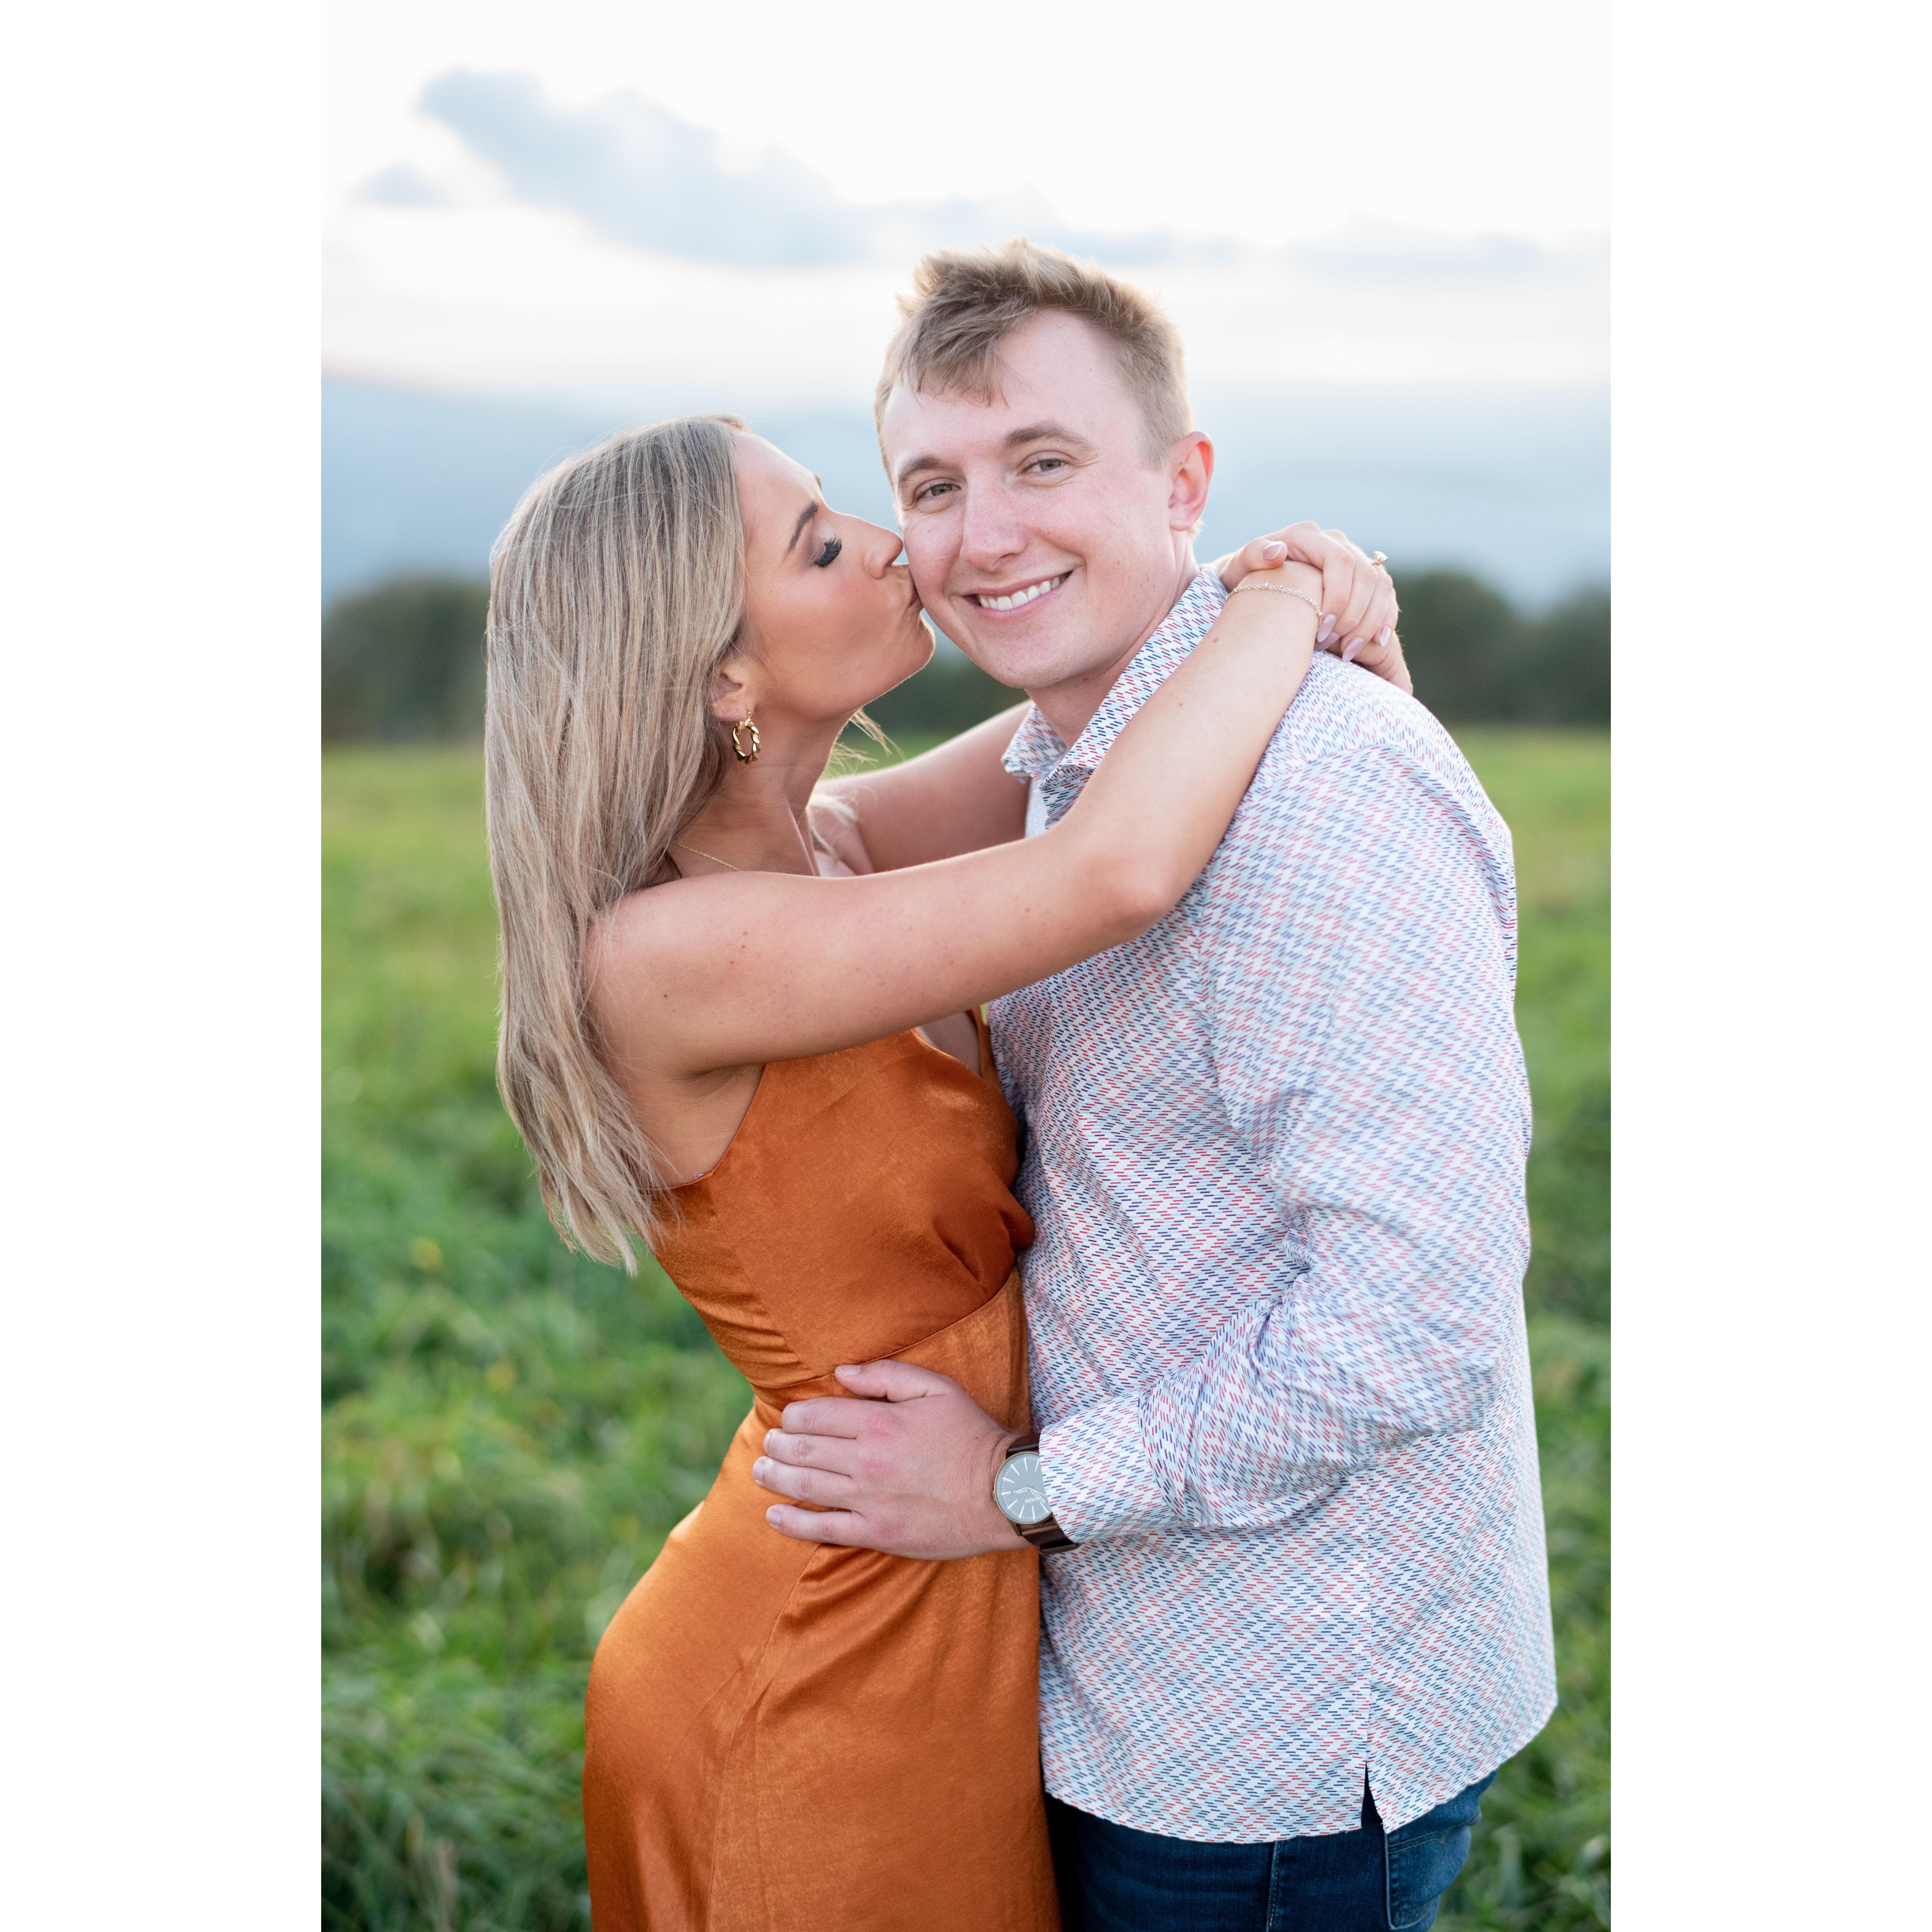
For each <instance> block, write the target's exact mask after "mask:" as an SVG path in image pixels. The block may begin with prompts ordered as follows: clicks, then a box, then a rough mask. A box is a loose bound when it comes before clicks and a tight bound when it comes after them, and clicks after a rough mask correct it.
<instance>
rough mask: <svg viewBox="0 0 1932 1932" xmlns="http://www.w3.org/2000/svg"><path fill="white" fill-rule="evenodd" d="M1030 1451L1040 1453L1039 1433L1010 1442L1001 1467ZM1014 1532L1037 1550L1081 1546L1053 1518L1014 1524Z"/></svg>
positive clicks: (1047, 1517) (1071, 1548)
mask: <svg viewBox="0 0 1932 1932" xmlns="http://www.w3.org/2000/svg"><path fill="white" fill-rule="evenodd" d="M1028 1451H1031V1452H1032V1453H1033V1454H1035V1455H1037V1454H1039V1453H1040V1437H1039V1435H1038V1434H1037V1433H1035V1434H1034V1435H1031V1436H1021V1437H1020V1438H1019V1440H1018V1441H1016V1442H1009V1443H1008V1444H1007V1454H1006V1457H1004V1459H1003V1460H1002V1461H1001V1468H1002V1469H1004V1467H1005V1466H1006V1464H1007V1462H1009V1461H1010V1460H1012V1459H1013V1457H1016V1456H1024V1455H1025V1454H1027V1453H1028ZM1002 1514H1004V1511H1003V1512H1002ZM1007 1521H1008V1522H1009V1523H1013V1518H1012V1517H1007ZM1013 1532H1014V1534H1015V1535H1017V1536H1018V1537H1019V1538H1020V1539H1021V1540H1022V1541H1023V1542H1026V1543H1030V1544H1032V1545H1033V1547H1034V1549H1036V1550H1077V1549H1079V1547H1080V1546H1079V1544H1077V1543H1076V1542H1075V1541H1074V1540H1073V1538H1072V1537H1070V1536H1069V1535H1067V1532H1066V1531H1065V1530H1064V1529H1061V1526H1060V1524H1059V1522H1058V1520H1057V1519H1056V1518H1055V1517H1051V1516H1046V1517H1041V1519H1040V1521H1039V1522H1038V1523H1013Z"/></svg>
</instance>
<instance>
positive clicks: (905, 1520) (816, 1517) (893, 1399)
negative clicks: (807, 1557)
mask: <svg viewBox="0 0 1932 1932" xmlns="http://www.w3.org/2000/svg"><path fill="white" fill-rule="evenodd" d="M836 1373H837V1375H838V1379H839V1380H840V1381H841V1382H843V1383H844V1385H845V1386H846V1387H847V1388H849V1389H850V1390H851V1391H853V1397H861V1398H865V1399H864V1400H853V1399H852V1398H851V1397H843V1396H815V1397H812V1398H811V1400H809V1401H807V1402H794V1403H789V1404H787V1406H786V1409H785V1411H784V1415H783V1416H782V1418H781V1422H782V1424H783V1427H781V1428H778V1429H774V1430H770V1431H769V1433H767V1434H766V1437H765V1453H764V1454H763V1456H762V1457H760V1458H759V1459H758V1460H757V1462H756V1463H754V1464H753V1465H752V1467H751V1473H752V1475H753V1476H754V1478H756V1479H757V1484H758V1486H759V1487H760V1488H761V1489H766V1490H771V1491H772V1493H774V1494H775V1495H777V1496H783V1497H787V1498H789V1499H790V1501H789V1502H782V1503H778V1504H776V1505H774V1506H773V1507H772V1508H770V1509H769V1510H767V1511H766V1512H765V1520H766V1522H767V1523H769V1524H770V1525H771V1526H772V1528H773V1529H775V1530H777V1531H778V1532H780V1533H781V1534H782V1535H786V1536H790V1537H794V1538H797V1539H798V1541H800V1542H802V1543H835V1544H844V1545H846V1546H847V1547H850V1548H853V1549H859V1550H883V1551H885V1552H886V1553H887V1554H888V1555H889V1556H917V1557H923V1558H926V1559H943V1558H949V1557H955V1556H990V1555H994V1554H996V1553H1007V1554H1016V1553H1019V1551H1022V1550H1025V1549H1027V1548H1028V1547H1029V1546H1028V1544H1026V1542H1025V1541H1024V1540H1023V1539H1022V1538H1021V1537H1020V1536H1019V1535H1018V1533H1017V1532H1016V1531H1015V1530H1014V1528H1013V1525H1012V1524H1011V1523H1009V1522H1008V1521H1007V1519H1006V1517H1004V1516H1003V1515H1002V1514H1001V1513H1000V1510H999V1508H998V1505H996V1504H995V1502H994V1501H993V1482H994V1479H995V1477H996V1476H997V1475H998V1473H999V1469H1000V1465H1001V1461H1002V1460H1004V1456H1005V1453H1006V1448H1007V1444H1008V1443H1010V1442H1016V1441H1018V1440H1019V1438H1018V1437H1017V1436H1016V1434H1015V1433H1014V1432H1013V1430H1010V1429H1003V1428H1001V1426H1000V1425H999V1424H998V1423H997V1422H995V1421H994V1420H993V1418H992V1417H991V1416H990V1415H988V1414H987V1413H986V1411H985V1410H984V1409H982V1408H980V1406H979V1404H978V1403H976V1402H974V1400H973V1398H972V1397H971V1396H969V1395H968V1394H967V1393H966V1391H965V1390H964V1389H962V1388H961V1387H960V1386H959V1384H958V1383H957V1382H954V1381H953V1379H951V1377H950V1376H942V1375H937V1374H935V1373H934V1372H933V1371H932V1370H930V1369H921V1368H916V1367H913V1364H911V1363H910V1362H898V1361H881V1362H868V1363H866V1364H864V1365H863V1366H862V1367H855V1366H853V1365H850V1364H847V1365H844V1366H841V1367H840V1368H839V1369H838V1370H837V1371H836ZM799 1504H810V1505H811V1508H799V1507H798V1505H799Z"/></svg>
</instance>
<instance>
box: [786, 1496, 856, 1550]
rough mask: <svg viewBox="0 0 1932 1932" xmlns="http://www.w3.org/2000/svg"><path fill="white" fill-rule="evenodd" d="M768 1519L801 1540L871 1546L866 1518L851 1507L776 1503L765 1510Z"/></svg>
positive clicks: (788, 1534) (797, 1539)
mask: <svg viewBox="0 0 1932 1932" xmlns="http://www.w3.org/2000/svg"><path fill="white" fill-rule="evenodd" d="M765 1520H766V1522H767V1523H769V1524H770V1525H771V1526H772V1529H775V1530H776V1531H777V1532H778V1533H779V1535H781V1536H789V1537H791V1538H793V1539H794V1540H795V1541H798V1542H799V1543H837V1544H844V1545H847V1546H853V1545H856V1546H858V1547H862V1548H870V1547H871V1546H870V1545H869V1544H867V1543H866V1542H865V1530H864V1523H863V1520H862V1518H861V1517H857V1516H856V1515H854V1514H853V1513H852V1511H850V1510H802V1509H796V1508H793V1506H792V1505H790V1504H789V1503H774V1504H773V1505H772V1507H771V1508H769V1509H768V1510H767V1511H766V1512H765Z"/></svg>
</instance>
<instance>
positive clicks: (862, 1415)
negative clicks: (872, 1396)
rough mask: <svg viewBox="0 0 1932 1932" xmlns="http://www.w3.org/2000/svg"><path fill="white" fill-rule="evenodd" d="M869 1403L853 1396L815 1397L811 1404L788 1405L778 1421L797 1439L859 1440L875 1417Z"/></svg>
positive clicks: (791, 1403)
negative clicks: (863, 1430)
mask: <svg viewBox="0 0 1932 1932" xmlns="http://www.w3.org/2000/svg"><path fill="white" fill-rule="evenodd" d="M871 1411H872V1404H871V1403H869V1402H854V1401H853V1400H852V1398H851V1397H850V1396H843V1395H815V1396H814V1397H811V1400H809V1401H807V1402H788V1403H786V1404H785V1406H784V1414H783V1415H781V1417H780V1418H778V1419H779V1421H781V1423H782V1424H784V1427H785V1428H786V1429H787V1430H789V1431H790V1433H792V1434H793V1435H794V1436H844V1437H846V1438H847V1439H856V1437H857V1436H858V1433H859V1430H861V1429H862V1428H863V1427H865V1419H866V1418H867V1417H868V1415H870V1414H871Z"/></svg>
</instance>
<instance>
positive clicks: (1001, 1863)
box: [583, 1021, 1059, 1932]
mask: <svg viewBox="0 0 1932 1932" xmlns="http://www.w3.org/2000/svg"><path fill="white" fill-rule="evenodd" d="M979 1033H980V1067H981V1071H980V1073H974V1071H973V1070H971V1069H970V1068H968V1067H966V1066H965V1065H964V1064H962V1063H961V1062H960V1061H958V1060H956V1059H955V1058H953V1057H952V1055H950V1054H947V1053H944V1052H941V1051H940V1049H938V1048H937V1047H934V1046H929V1045H928V1044H927V1043H926V1041H925V1040H923V1039H922V1038H921V1037H920V1036H919V1034H916V1033H905V1034H897V1035H895V1036H894V1037H892V1038H891V1039H889V1040H875V1041H874V1042H872V1043H870V1044H869V1045H867V1046H858V1047H853V1048H850V1049H847V1051H845V1052H840V1053H829V1054H825V1055H820V1056H819V1057H817V1058H813V1059H809V1060H796V1061H773V1062H772V1063H771V1064H769V1065H768V1066H767V1067H766V1068H765V1070H764V1072H763V1075H762V1076H760V1080H759V1083H758V1086H757V1091H756V1092H755V1094H754V1095H753V1097H752V1100H751V1106H750V1108H749V1109H748V1112H746V1114H745V1118H744V1121H743V1122H742V1124H741V1126H740V1127H739V1130H738V1133H737V1136H736V1139H734V1140H733V1142H732V1143H731V1145H730V1148H729V1150H728V1151H727V1153H726V1154H724V1157H723V1158H722V1159H721V1160H720V1161H719V1163H718V1165H717V1166H715V1168H713V1169H712V1171H711V1172H710V1173H709V1174H708V1175H706V1176H704V1177H703V1178H702V1179H701V1180H699V1181H693V1182H691V1184H689V1185H688V1186H687V1187H682V1188H680V1189H679V1190H677V1195H678V1202H679V1207H680V1208H681V1209H682V1219H681V1220H680V1221H679V1222H677V1223H675V1224H674V1225H673V1226H672V1227H671V1228H670V1231H669V1232H668V1234H667V1238H665V1240H664V1243H663V1245H662V1247H661V1250H660V1253H659V1259H661V1261H662V1262H663V1263H664V1268H665V1269H666V1271H667V1272H668V1273H669V1274H670V1277H671V1279H672V1280H673V1281H674V1282H675V1283H676V1284H677V1286H678V1287H679V1289H680V1290H681V1291H682V1293H683V1294H684V1295H685V1298H687V1299H688V1301H690V1302H691V1304H692V1305H693V1306H694V1307H695V1308H696V1309H697V1311H698V1313H700V1315H701V1316H703V1318H704V1321H705V1323H706V1326H707V1327H709V1329H710V1331H711V1332H712V1334H713V1335H714V1336H715V1337H716V1338H717V1340H718V1346H720V1347H721V1349H723V1350H724V1353H725V1354H726V1355H727V1356H728V1357H729V1358H730V1359H731V1361H733V1363H735V1364H736V1365H737V1367H738V1368H739V1370H741V1371H742V1373H743V1374H744V1376H745V1379H747V1380H748V1382H750V1383H751V1386H752V1388H753V1390H754V1393H755V1395H756V1398H757V1399H756V1402H755V1403H754V1406H753V1408H752V1410H751V1413H750V1414H749V1415H748V1416H746V1417H745V1421H744V1422H743V1424H742V1426H741V1427H739V1430H738V1433H737V1435H736V1437H735V1438H734V1439H733V1442H732V1444H731V1447H730V1451H729V1452H728V1453H727V1454H726V1456H725V1458H724V1466H723V1467H722V1468H721V1469H720V1470H719V1472H718V1480H717V1481H716V1482H715V1484H713V1485H712V1489H711V1491H710V1493H709V1495H708V1496H706V1499H705V1500H704V1501H703V1502H702V1503H701V1504H700V1505H699V1506H698V1507H697V1508H696V1509H695V1510H694V1511H692V1512H691V1514H690V1515H689V1516H688V1517H685V1520H683V1522H682V1523H679V1525H678V1526H677V1527H676V1529H673V1531H672V1532H671V1533H670V1536H669V1538H667V1540H666V1541H665V1544H664V1549H663V1551H662V1553H661V1554H660V1556H658V1559H657V1561H656V1562H655V1563H654V1564H652V1566H651V1568H650V1569H649V1571H647V1572H646V1574H645V1575H644V1577H643V1579H642V1580H640V1582H639V1583H638V1584H637V1587H636V1588H635V1589H634V1590H633V1591H632V1592H631V1594H630V1595H629V1597H628V1598H627V1599H626V1600H625V1603H624V1604H623V1607H622V1608H621V1609H620V1610H619V1611H618V1613H617V1614H616V1616H615V1617H614V1618H613V1619H612V1620H611V1622H610V1627H609V1628H608V1629H607V1631H605V1632H604V1639H603V1641H602V1642H601V1643H600V1644H599V1645H598V1649H597V1656H596V1660H595V1663H594V1664H592V1667H591V1673H590V1688H589V1699H588V1703H587V1708H586V1726H585V1752H584V1766H583V1816H584V1829H585V1838H586V1843H587V1846H588V1849H589V1868H590V1901H591V1916H592V1924H593V1927H594V1928H595V1932H646V1928H648V1932H926V1928H932V1927H942V1926H943V1927H946V1928H947V1932H1055V1928H1057V1927H1058V1924H1059V1918H1058V1908H1057V1906H1056V1904H1055V1894H1054V1886H1053V1872H1052V1861H1051V1858H1050V1857H1049V1852H1048V1849H1047V1836H1046V1819H1045V1812H1044V1806H1043V1799H1042V1795H1041V1789H1040V1724H1039V1707H1038V1698H1039V1690H1038V1652H1037V1643H1038V1634H1039V1627H1040V1626H1039V1619H1040V1605H1039V1589H1040V1581H1039V1559H1038V1557H1037V1556H1036V1555H1035V1554H1034V1553H1033V1552H1032V1551H1031V1550H1025V1549H1020V1550H1016V1551H1015V1552H1014V1553H1013V1554H1012V1555H1010V1556H1007V1555H1000V1556H977V1557H971V1558H968V1559H964V1560H962V1561H959V1562H950V1563H929V1562H916V1561H915V1560H913V1559H910V1558H908V1557H901V1556H882V1555H880V1554H879V1553H877V1552H876V1551H873V1550H847V1549H841V1548H838V1547H833V1546H831V1545H827V1544H808V1543H800V1542H796V1541H793V1540H792V1539H790V1538H787V1537H784V1536H781V1535H779V1534H778V1532H777V1531H775V1530H774V1529H772V1528H771V1527H770V1526H769V1525H768V1524H767V1523H766V1521H765V1511H766V1508H768V1507H769V1505H770V1504H771V1503H772V1501H773V1500H774V1499H773V1498H772V1496H770V1495H769V1494H768V1493H766V1491H764V1490H760V1488H758V1487H757V1485H756V1484H754V1482H753V1481H752V1480H751V1464H752V1463H753V1462H754V1460H756V1458H757V1457H758V1456H759V1455H760V1454H761V1453H762V1445H763V1437H764V1433H765V1432H766V1430H768V1429H770V1428H773V1427H776V1425H777V1424H778V1417H779V1412H780V1411H781V1409H783V1407H784V1405H785V1403H787V1402H790V1401H794V1400H799V1399H801V1398H802V1397H806V1396H808V1395H821V1394H844V1390H843V1389H842V1388H841V1387H840V1385H838V1382H836V1381H835V1380H834V1379H832V1375H831V1371H832V1368H833V1367H835V1365H836V1364H838V1363H841V1362H859V1361H873V1360H876V1359H877V1358H880V1357H883V1356H888V1355H890V1356H896V1357H898V1358H899V1359H900V1360H901V1361H908V1362H914V1363H917V1364H920V1365H921V1366H922V1367H926V1368H929V1369H933V1370H938V1372H939V1373H941V1374H944V1375H947V1376H951V1377H953V1379H954V1380H955V1381H956V1382H959V1384H960V1385H962V1387H963V1388H965V1389H966V1391H968V1393H969V1394H971V1396H972V1397H974V1400H976V1401H977V1402H978V1403H980V1406H982V1407H983V1409H986V1411H987V1412H989V1414H991V1415H993V1416H995V1417H996V1418H998V1419H999V1420H1000V1421H1001V1422H1002V1423H1004V1424H1005V1425H1006V1426H1007V1427H1009V1428H1013V1429H1025V1428H1026V1427H1028V1407H1027V1388H1026V1348H1025V1330H1024V1327H1023V1324H1022V1315H1021V1309H1020V1295H1019V1275H1018V1274H1017V1272H1016V1269H1015V1267H1014V1257H1015V1254H1016V1251H1017V1250H1019V1249H1020V1248H1022V1247H1025V1245H1026V1244H1027V1243H1028V1242H1029V1241H1031V1239H1032V1238H1033V1226H1032V1223H1031V1221H1030V1220H1028V1217H1027V1215H1026V1213H1025V1210H1024V1209H1022V1208H1021V1206H1020V1205H1019V1202H1017V1201H1016V1200H1015V1199H1014V1198H1013V1194H1012V1193H1011V1192H1010V1187H1011V1184H1012V1181H1013V1176H1014V1174H1015V1172H1016V1158H1015V1144H1016V1133H1015V1126H1014V1121H1013V1115H1012V1114H1011V1112H1010V1111H1009V1110H1008V1109H1007V1103H1006V1100H1005V1098H1004V1096H1003V1095H1002V1094H1001V1091H1000V1086H999V1082H998V1077H997V1076H996V1075H995V1073H994V1072H993V1068H992V1046H991V1043H990V1041H989V1039H988V1037H987V1032H986V1025H985V1022H984V1021H981V1022H980V1026H979Z"/></svg>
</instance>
